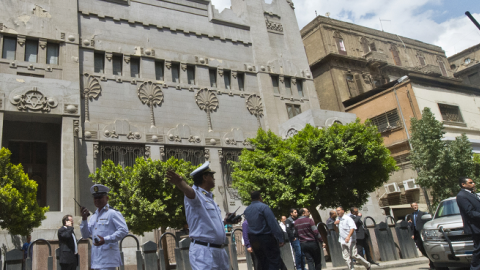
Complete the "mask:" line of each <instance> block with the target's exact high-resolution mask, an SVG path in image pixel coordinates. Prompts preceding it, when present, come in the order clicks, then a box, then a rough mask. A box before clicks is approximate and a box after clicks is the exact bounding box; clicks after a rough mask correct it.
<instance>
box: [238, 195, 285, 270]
mask: <svg viewBox="0 0 480 270" xmlns="http://www.w3.org/2000/svg"><path fill="white" fill-rule="evenodd" d="M250 196H251V199H252V203H251V204H250V205H249V206H248V207H247V209H245V212H244V215H245V218H246V219H247V222H248V238H249V239H250V244H251V246H252V249H253V252H254V253H255V255H256V257H257V259H258V261H259V265H260V267H261V268H262V270H279V269H283V268H284V267H285V265H284V263H283V261H282V258H281V257H280V247H282V246H283V245H284V242H285V241H284V238H283V231H282V229H281V228H280V226H279V225H278V222H277V220H276V219H275V216H274V215H273V212H272V210H271V209H270V207H268V206H267V205H266V204H264V203H263V200H262V196H261V193H260V191H254V192H252V193H251V195H250Z"/></svg>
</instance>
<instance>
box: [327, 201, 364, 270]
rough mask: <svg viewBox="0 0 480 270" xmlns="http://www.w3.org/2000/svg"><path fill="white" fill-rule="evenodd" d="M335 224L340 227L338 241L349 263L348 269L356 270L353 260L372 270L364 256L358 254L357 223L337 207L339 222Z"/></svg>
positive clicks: (344, 257)
mask: <svg viewBox="0 0 480 270" xmlns="http://www.w3.org/2000/svg"><path fill="white" fill-rule="evenodd" d="M335 224H337V225H338V233H339V237H338V241H339V242H340V244H341V246H342V255H343V259H344V260H345V262H346V263H347V267H348V269H355V267H354V265H353V259H355V260H356V261H357V262H359V263H360V264H362V265H363V266H365V268H367V270H370V267H371V265H370V263H369V262H367V261H366V260H365V259H364V258H363V257H362V256H359V255H358V254H357V245H356V242H357V239H356V233H355V230H356V229H357V226H356V225H355V221H353V219H352V218H351V217H349V216H347V215H345V210H343V207H341V206H339V207H337V220H336V221H335Z"/></svg>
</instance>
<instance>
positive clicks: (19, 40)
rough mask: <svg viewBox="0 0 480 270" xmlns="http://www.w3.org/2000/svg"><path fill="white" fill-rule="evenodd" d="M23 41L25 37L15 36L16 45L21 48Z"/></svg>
mask: <svg viewBox="0 0 480 270" xmlns="http://www.w3.org/2000/svg"><path fill="white" fill-rule="evenodd" d="M25 40H26V37H25V36H21V35H18V36H17V43H18V45H20V47H23V45H25Z"/></svg>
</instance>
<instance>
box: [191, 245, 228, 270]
mask: <svg viewBox="0 0 480 270" xmlns="http://www.w3.org/2000/svg"><path fill="white" fill-rule="evenodd" d="M188 255H189V256H188V257H189V258H190V265H191V266H192V270H229V267H230V263H229V260H228V255H227V252H226V251H225V249H223V248H214V247H207V246H202V245H198V244H194V243H191V244H190V250H189V252H188Z"/></svg>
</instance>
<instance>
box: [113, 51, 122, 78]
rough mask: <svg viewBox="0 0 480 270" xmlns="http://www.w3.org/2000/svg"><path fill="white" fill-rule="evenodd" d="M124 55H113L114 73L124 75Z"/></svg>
mask: <svg viewBox="0 0 480 270" xmlns="http://www.w3.org/2000/svg"><path fill="white" fill-rule="evenodd" d="M122 59H123V55H113V56H112V63H113V75H117V76H122V69H123V66H122V65H123V63H122Z"/></svg>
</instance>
